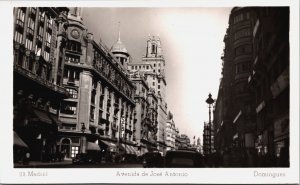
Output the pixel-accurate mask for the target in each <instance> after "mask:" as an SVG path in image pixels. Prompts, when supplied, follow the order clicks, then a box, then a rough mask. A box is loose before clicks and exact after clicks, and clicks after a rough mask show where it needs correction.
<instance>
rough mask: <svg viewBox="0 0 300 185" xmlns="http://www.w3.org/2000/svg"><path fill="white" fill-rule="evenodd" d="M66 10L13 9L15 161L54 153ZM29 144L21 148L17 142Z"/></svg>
mask: <svg viewBox="0 0 300 185" xmlns="http://www.w3.org/2000/svg"><path fill="white" fill-rule="evenodd" d="M68 11H69V9H68V8H63V7H61V8H52V7H47V8H35V7H16V8H14V26H13V28H14V35H13V36H14V38H13V46H14V50H13V56H14V63H13V66H14V68H13V69H14V70H13V78H14V81H13V87H14V89H13V93H14V94H13V100H14V102H13V105H14V119H13V124H14V127H13V128H14V136H16V138H14V157H15V160H16V161H18V160H19V159H16V158H17V157H20V156H21V155H19V153H18V152H19V149H20V147H25V148H27V151H28V152H29V153H30V160H42V161H48V160H50V157H51V155H52V154H54V153H56V152H57V151H56V135H57V131H58V125H60V122H59V121H58V113H59V111H58V109H59V106H60V101H61V100H62V99H63V98H65V97H66V96H67V92H66V90H65V89H64V88H63V87H62V75H63V73H62V71H63V70H64V64H63V63H64V61H63V60H62V59H63V58H64V55H65V44H66V41H67V37H66V30H67V25H68V21H67V14H68ZM18 136H19V138H20V139H21V140H23V142H24V143H25V144H26V145H23V146H22V145H20V143H18V140H19V139H17V137H18Z"/></svg>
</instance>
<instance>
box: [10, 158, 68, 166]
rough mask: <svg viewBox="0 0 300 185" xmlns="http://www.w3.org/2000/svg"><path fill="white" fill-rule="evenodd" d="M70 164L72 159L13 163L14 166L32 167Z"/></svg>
mask: <svg viewBox="0 0 300 185" xmlns="http://www.w3.org/2000/svg"><path fill="white" fill-rule="evenodd" d="M69 164H72V159H65V160H64V161H60V162H58V161H56V162H41V161H29V163H28V164H20V163H14V168H34V167H42V166H58V165H69Z"/></svg>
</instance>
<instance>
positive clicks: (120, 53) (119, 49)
mask: <svg viewBox="0 0 300 185" xmlns="http://www.w3.org/2000/svg"><path fill="white" fill-rule="evenodd" d="M110 51H111V52H112V53H113V54H114V56H115V57H116V58H117V60H118V61H119V62H120V63H121V64H122V65H123V66H124V67H125V68H127V64H128V62H129V59H130V55H129V53H128V51H127V49H126V47H125V45H124V44H123V43H122V41H121V33H120V31H119V36H118V40H117V42H116V43H115V44H114V45H113V46H112V47H111V49H110Z"/></svg>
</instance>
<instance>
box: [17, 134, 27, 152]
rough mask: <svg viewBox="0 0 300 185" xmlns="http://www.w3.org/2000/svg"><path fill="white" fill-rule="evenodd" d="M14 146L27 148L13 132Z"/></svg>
mask: <svg viewBox="0 0 300 185" xmlns="http://www.w3.org/2000/svg"><path fill="white" fill-rule="evenodd" d="M14 146H18V147H22V148H28V146H27V144H26V143H25V142H24V141H23V140H22V139H21V138H20V136H19V135H18V134H17V133H16V132H15V131H14Z"/></svg>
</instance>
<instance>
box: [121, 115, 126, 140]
mask: <svg viewBox="0 0 300 185" xmlns="http://www.w3.org/2000/svg"><path fill="white" fill-rule="evenodd" d="M121 135H122V137H124V135H125V118H124V117H123V116H122V117H121Z"/></svg>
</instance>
